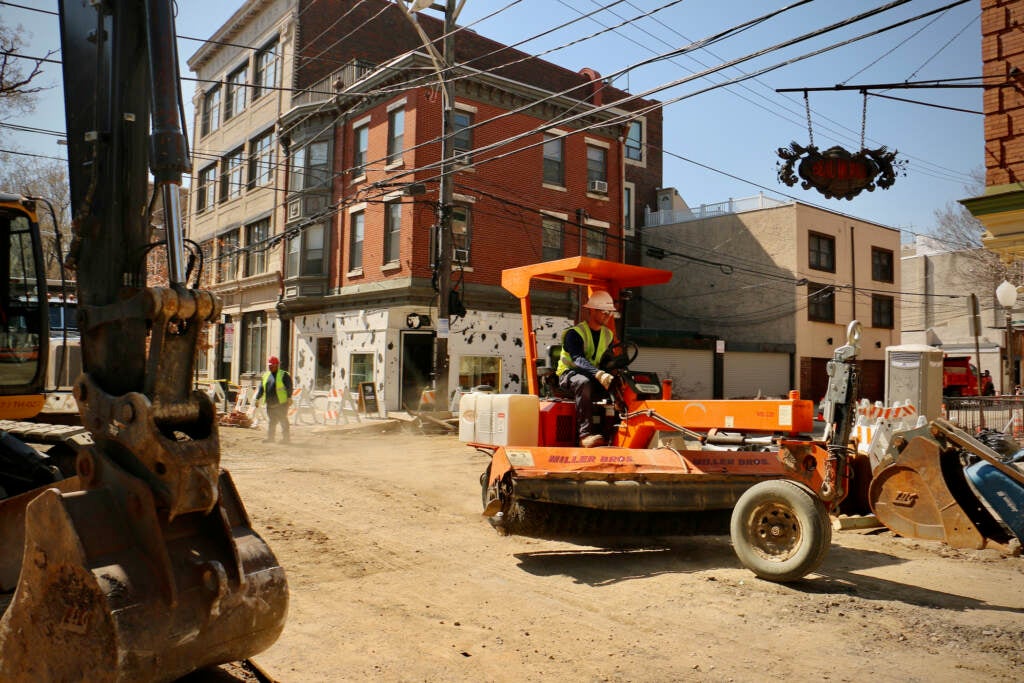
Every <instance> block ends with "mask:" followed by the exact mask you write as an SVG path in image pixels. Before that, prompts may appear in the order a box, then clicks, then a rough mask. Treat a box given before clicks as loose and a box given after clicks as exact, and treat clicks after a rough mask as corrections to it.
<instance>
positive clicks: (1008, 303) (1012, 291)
mask: <svg viewBox="0 0 1024 683" xmlns="http://www.w3.org/2000/svg"><path fill="white" fill-rule="evenodd" d="M996 300H998V301H999V305H1000V306H1002V307H1003V308H1004V309H1006V365H1007V368H1006V376H1007V377H1008V381H1007V385H1009V389H1010V392H1011V393H1016V392H1014V391H1013V390H1014V389H1015V375H1016V373H1015V372H1014V369H1015V368H1014V367H1013V366H1014V363H1015V359H1014V357H1013V356H1014V354H1013V316H1012V314H1011V311H1012V309H1013V305H1014V304H1015V303H1017V288H1016V287H1014V286H1013V285H1011V284H1010V283H1009V282H1007V281H1006V280H1003V282H1002V283H1001V284H1000V285H999V286H998V287H996ZM1003 388H1004V391H1003V393H1004V394H1005V393H1007V392H1006V388H1007V386H1006V385H1004V387H1003Z"/></svg>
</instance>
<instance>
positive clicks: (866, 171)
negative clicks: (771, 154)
mask: <svg viewBox="0 0 1024 683" xmlns="http://www.w3.org/2000/svg"><path fill="white" fill-rule="evenodd" d="M778 155H779V157H781V158H782V159H783V161H780V162H778V167H779V182H781V183H785V184H786V185H788V186H790V187H793V185H796V183H797V182H798V181H799V180H800V179H801V178H802V179H803V182H801V183H800V187H802V188H804V189H805V190H809V189H811V188H812V187H813V188H814V189H815V190H817V191H818V192H820V193H821V194H823V195H825V197H827V198H829V199H832V198H836V199H853V198H854V197H856V196H857V195H859V194H860V193H861V192H862V191H864V190H867V191H868V192H874V190H875V188H876V187H880V188H882V189H883V190H885V189H888V188H890V187H892V184H893V183H894V182H896V175H897V174H899V173H900V172H902V171H903V168H904V166H905V165H906V161H903V160H901V161H896V160H895V159H896V152H890V151H889V150H888V148H887V147H885V145H883V146H881V147H879V148H878V149H862V150H860V151H859V152H856V153H853V152H849V151H847V150H845V149H843V148H842V147H830V148H829V149H827V150H825V151H824V152H819V151H818V148H817V147H815V146H814V145H808V146H807V147H802V146H800V145H798V144H797V143H795V142H791V143H790V144H789V147H780V148H779V150H778ZM794 167H796V172H795V173H794ZM797 175H799V178H798V177H797Z"/></svg>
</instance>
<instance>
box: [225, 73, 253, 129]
mask: <svg viewBox="0 0 1024 683" xmlns="http://www.w3.org/2000/svg"><path fill="white" fill-rule="evenodd" d="M248 84H249V65H248V64H245V65H243V66H242V67H240V68H238V69H235V70H234V71H232V72H231V73H230V74H228V82H227V94H226V97H225V98H224V120H225V121H226V120H227V119H230V118H231V117H232V116H238V115H239V114H241V113H242V111H244V110H245V101H246V95H247V94H248Z"/></svg>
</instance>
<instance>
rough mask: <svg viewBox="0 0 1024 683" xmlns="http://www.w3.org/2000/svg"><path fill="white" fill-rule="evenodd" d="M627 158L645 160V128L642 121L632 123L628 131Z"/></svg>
mask: <svg viewBox="0 0 1024 683" xmlns="http://www.w3.org/2000/svg"><path fill="white" fill-rule="evenodd" d="M626 158H627V159H630V160H632V161H643V160H644V126H643V124H642V123H641V122H640V121H630V123H629V128H628V129H627V130H626Z"/></svg>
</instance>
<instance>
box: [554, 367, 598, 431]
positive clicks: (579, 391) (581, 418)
mask: <svg viewBox="0 0 1024 683" xmlns="http://www.w3.org/2000/svg"><path fill="white" fill-rule="evenodd" d="M594 385H597V381H596V380H592V379H590V378H589V377H587V376H586V375H584V374H583V373H580V372H576V371H575V370H566V371H565V372H563V373H562V376H561V377H559V378H558V386H560V387H561V388H562V389H563V390H565V391H571V392H572V395H573V398H574V399H575V400H576V431H577V432H578V433H579V436H580V438H581V439H583V438H586V437H588V436H590V435H591V434H593V433H594V431H593V417H594V395H595V394H594V392H595V391H596V390H595V389H594ZM598 386H600V385H598Z"/></svg>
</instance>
